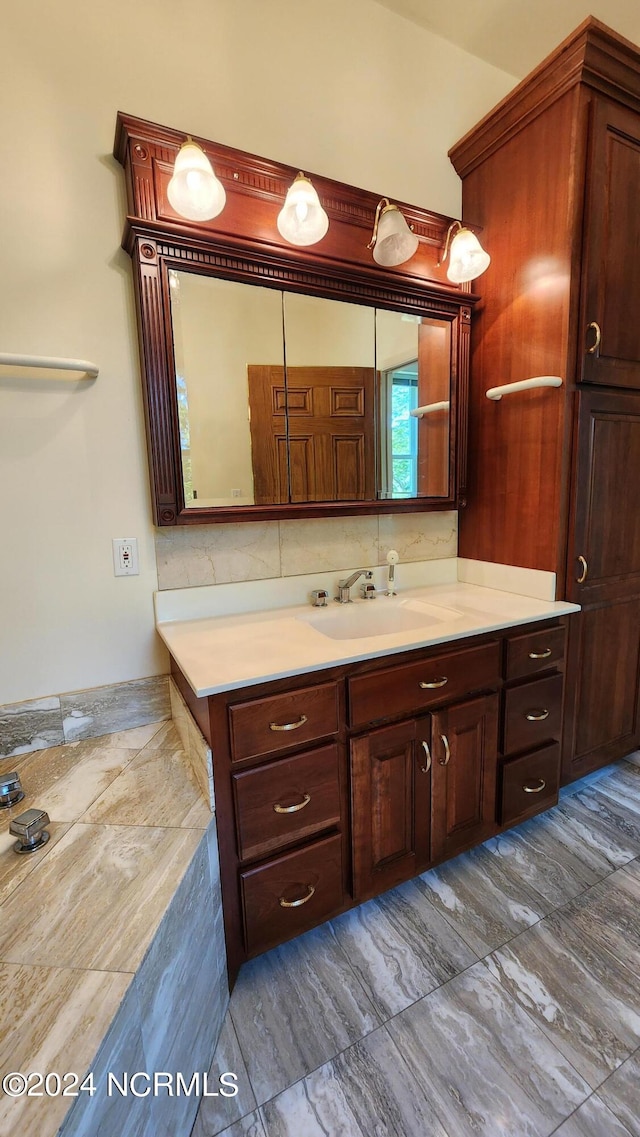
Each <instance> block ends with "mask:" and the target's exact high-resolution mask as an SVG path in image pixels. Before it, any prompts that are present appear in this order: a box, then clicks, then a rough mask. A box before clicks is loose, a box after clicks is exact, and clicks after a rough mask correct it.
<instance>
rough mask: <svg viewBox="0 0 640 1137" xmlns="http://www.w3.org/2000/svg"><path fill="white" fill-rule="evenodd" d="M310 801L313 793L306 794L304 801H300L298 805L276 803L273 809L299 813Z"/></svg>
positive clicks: (278, 811)
mask: <svg viewBox="0 0 640 1137" xmlns="http://www.w3.org/2000/svg"><path fill="white" fill-rule="evenodd" d="M310 801H311V794H305V795H304V797H303V799H302V801H300V802H298V804H297V805H274V807H273V809H274V812H275V813H299V811H300V810H301V809H304V807H305V805H308V804H309V802H310Z"/></svg>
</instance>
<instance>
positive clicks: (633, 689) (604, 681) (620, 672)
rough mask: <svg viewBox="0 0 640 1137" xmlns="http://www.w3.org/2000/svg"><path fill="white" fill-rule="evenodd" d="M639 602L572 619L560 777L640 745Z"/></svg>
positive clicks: (590, 610)
mask: <svg viewBox="0 0 640 1137" xmlns="http://www.w3.org/2000/svg"><path fill="white" fill-rule="evenodd" d="M639 662H640V600H638V599H634V600H625V601H621V602H619V603H616V604H607V605H606V606H602V607H598V608H588V609H586V610H584V611H582V612H580V613H578V614H577V615H576V616H574V617H573V619H572V623H571V631H570V636H569V666H568V672H567V691H568V700H567V702H568V706H567V726H566V732H565V747H564V751H565V764H564V776H565V779H568V780H571V779H573V778H577V777H580V776H581V775H582V774H586V773H588V772H589V770H594V769H597V768H598V767H599V766H605V765H607V763H609V762H613V761H614V760H615V759H616V758H621V757H623V756H624V755H625V754H628V753H629V752H630V751H631V750H633V749H635V747H636V746H637V745H638V743H639V742H640V716H639V714H638V668H639Z"/></svg>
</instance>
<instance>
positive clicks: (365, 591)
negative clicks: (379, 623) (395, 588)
mask: <svg viewBox="0 0 640 1137" xmlns="http://www.w3.org/2000/svg"><path fill="white" fill-rule="evenodd" d="M360 595H361V596H362V599H363V600H375V598H376V586H375V584H373V583H371V582H370V583H368V584H361V585H360Z"/></svg>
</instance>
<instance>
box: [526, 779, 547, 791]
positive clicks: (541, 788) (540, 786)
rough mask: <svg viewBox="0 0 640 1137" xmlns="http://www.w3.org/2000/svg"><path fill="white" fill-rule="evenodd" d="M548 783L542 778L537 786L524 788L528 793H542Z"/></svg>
mask: <svg viewBox="0 0 640 1137" xmlns="http://www.w3.org/2000/svg"><path fill="white" fill-rule="evenodd" d="M546 784H547V783H546V782H545V780H544V778H540V779H539V781H538V785H537V786H523V787H522V788H523V790H524V792H525V793H526V794H539V793H542V790H543V789H544V787H545V786H546Z"/></svg>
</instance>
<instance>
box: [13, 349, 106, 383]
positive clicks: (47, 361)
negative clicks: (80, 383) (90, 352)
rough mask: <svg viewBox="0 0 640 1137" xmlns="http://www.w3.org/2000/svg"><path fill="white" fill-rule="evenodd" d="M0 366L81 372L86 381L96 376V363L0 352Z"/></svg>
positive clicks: (84, 360)
mask: <svg viewBox="0 0 640 1137" xmlns="http://www.w3.org/2000/svg"><path fill="white" fill-rule="evenodd" d="M0 364H3V365H4V366H8V367H44V368H46V369H47V370H49V371H82V372H83V373H84V374H85V375H86V377H87V379H96V378H97V376H98V365H97V363H89V361H88V360H86V359H55V358H49V357H48V356H46V355H10V354H7V353H6V352H0Z"/></svg>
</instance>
